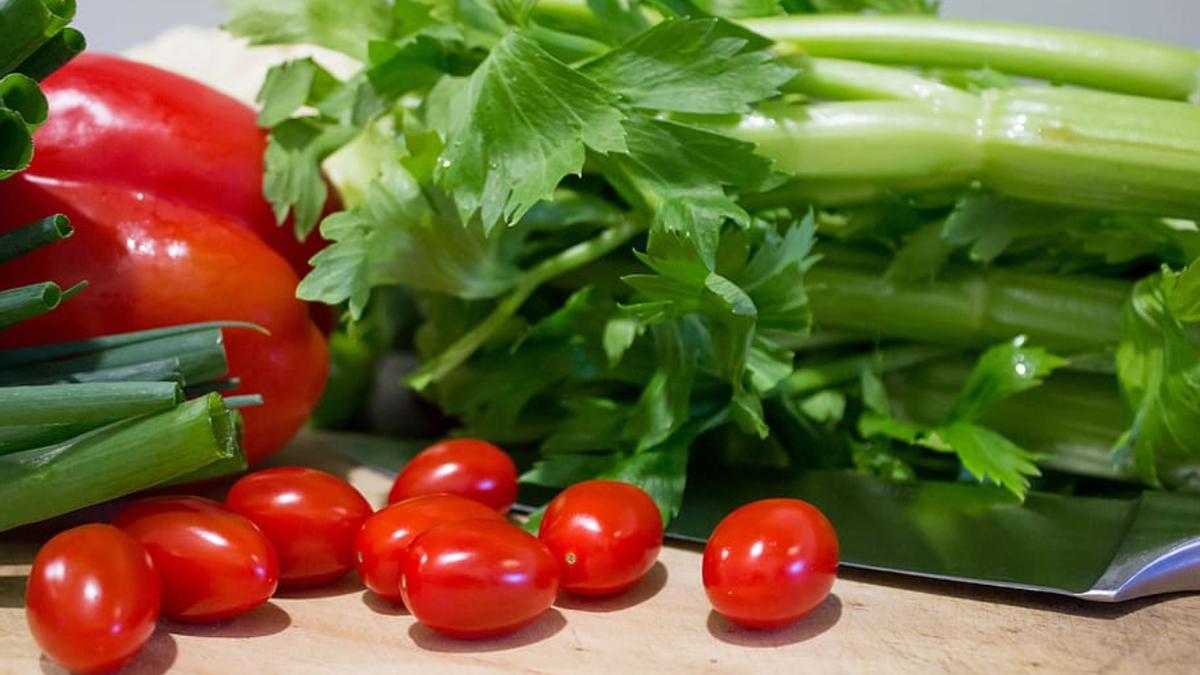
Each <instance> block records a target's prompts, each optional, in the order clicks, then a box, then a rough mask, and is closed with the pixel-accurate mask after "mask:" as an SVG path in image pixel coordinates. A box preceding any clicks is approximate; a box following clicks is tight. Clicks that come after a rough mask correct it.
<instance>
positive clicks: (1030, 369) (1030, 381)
mask: <svg viewBox="0 0 1200 675" xmlns="http://www.w3.org/2000/svg"><path fill="white" fill-rule="evenodd" d="M1025 342H1026V340H1025V337H1024V336H1018V337H1016V338H1014V339H1013V340H1012V341H1010V342H1005V343H1003V344H999V345H996V346H994V347H992V348H990V349H988V350H987V351H986V352H984V353H983V355H982V356H980V357H979V360H978V361H976V362H975V368H974V370H972V371H971V375H970V377H968V378H967V382H966V384H964V385H963V389H962V393H961V394H959V397H958V402H957V403H955V405H954V409H953V410H952V411H951V412H950V419H951V420H955V421H959V420H964V421H968V422H974V421H977V420H979V419H980V418H982V417H983V416H984V415H985V414H986V413H987V411H988V410H989V409H990V408H991V407H992V406H993V405H995V404H996V403H999V402H1000V401H1002V400H1004V399H1006V398H1009V397H1011V396H1015V395H1017V394H1019V393H1021V392H1023V391H1028V390H1029V389H1033V388H1034V387H1036V386H1039V385H1040V384H1041V383H1042V381H1043V380H1044V379H1045V378H1046V377H1047V376H1049V375H1050V373H1052V372H1054V370H1056V369H1058V368H1061V367H1062V366H1064V365H1066V364H1067V361H1066V359H1063V358H1060V357H1058V356H1055V355H1054V354H1051V353H1050V352H1048V351H1046V350H1045V349H1042V348H1041V347H1035V346H1027V345H1026V344H1025Z"/></svg>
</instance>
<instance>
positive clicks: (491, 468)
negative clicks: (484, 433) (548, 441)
mask: <svg viewBox="0 0 1200 675" xmlns="http://www.w3.org/2000/svg"><path fill="white" fill-rule="evenodd" d="M443 492H444V493H448V494H453V495H459V496H461V497H466V498H467V499H474V500H475V501H477V502H482V503H484V504H487V505H488V506H490V507H492V508H494V509H496V510H497V511H501V512H506V511H508V509H510V508H511V507H512V505H513V502H515V501H516V500H517V466H516V465H515V464H513V461H512V458H511V457H509V456H508V455H507V454H505V452H504V451H503V450H501V449H500V448H497V447H496V446H494V445H492V444H491V443H488V442H486V441H480V440H476V439H473V438H455V439H452V440H448V441H442V442H441V443H435V444H434V445H431V446H429V447H428V448H425V449H424V450H422V451H421V452H420V453H419V454H418V455H417V456H416V457H413V458H412V460H411V461H410V462H409V463H408V464H406V465H405V467H404V469H403V470H402V471H401V472H400V475H398V476H396V482H395V483H393V484H392V490H391V492H390V493H389V494H388V503H389V504H392V503H395V502H398V501H401V500H403V499H408V498H410V497H419V496H421V495H432V494H438V493H443Z"/></svg>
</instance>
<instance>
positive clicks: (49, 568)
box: [25, 525, 162, 673]
mask: <svg viewBox="0 0 1200 675" xmlns="http://www.w3.org/2000/svg"><path fill="white" fill-rule="evenodd" d="M161 603H162V596H161V591H160V588H159V582H158V575H157V574H155V572H154V564H153V563H151V562H150V556H149V555H148V554H147V553H146V549H144V548H142V545H141V544H139V543H137V541H136V540H134V539H133V537H130V536H129V535H127V534H125V533H124V532H122V531H121V530H118V529H117V528H115V527H113V526H111V525H84V526H82V527H76V528H74V529H70V530H67V531H66V532H63V533H62V534H59V535H58V536H56V537H54V538H53V539H51V540H50V541H48V542H46V545H45V546H43V547H42V550H40V551H38V554H37V557H36V558H34V561H33V570H32V571H31V572H30V573H29V588H28V590H27V591H26V593H25V616H26V619H27V620H28V621H29V630H30V632H31V633H33V639H35V640H37V643H38V644H39V645H40V646H41V648H42V650H43V651H45V652H46V655H47V656H49V657H50V658H51V659H53V660H54V661H56V662H57V663H59V664H61V665H62V666H63V667H64V668H67V669H68V670H71V671H74V672H78V673H97V672H106V671H111V670H116V669H117V668H120V667H121V666H122V665H123V664H124V663H125V662H127V661H128V660H129V659H131V658H133V656H134V655H135V654H137V653H138V651H139V650H140V649H141V648H142V645H144V644H146V640H149V639H150V635H151V634H152V633H153V632H154V624H155V622H157V621H158V612H159V607H160V605H161Z"/></svg>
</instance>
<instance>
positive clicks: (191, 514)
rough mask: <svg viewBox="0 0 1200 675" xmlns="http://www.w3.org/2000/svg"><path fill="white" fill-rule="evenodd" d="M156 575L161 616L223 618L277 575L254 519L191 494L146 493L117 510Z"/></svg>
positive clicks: (254, 599) (264, 590) (264, 594)
mask: <svg viewBox="0 0 1200 675" xmlns="http://www.w3.org/2000/svg"><path fill="white" fill-rule="evenodd" d="M115 522H117V523H120V527H121V529H122V530H124V531H125V532H126V533H128V534H129V535H130V536H132V537H133V538H134V539H137V540H138V541H139V542H141V544H142V545H143V546H145V547H146V551H147V552H148V553H149V554H150V557H151V559H153V561H154V569H155V570H157V571H158V575H159V578H160V579H161V580H162V592H163V603H162V613H163V616H165V617H167V618H170V619H174V620H176V621H185V622H189V623H200V622H206V621H222V620H225V619H231V618H233V617H235V616H237V615H239V614H243V613H245V612H248V611H250V610H252V609H254V608H256V607H258V606H259V605H261V604H263V603H264V602H266V601H267V599H268V598H270V597H271V596H272V595H273V594H274V593H275V587H276V585H277V584H278V583H279V561H278V559H277V558H276V556H275V549H273V548H272V547H271V543H270V542H269V541H267V538H266V537H265V536H263V533H262V532H260V531H259V529H258V528H257V527H255V526H254V523H251V522H250V521H248V520H246V519H245V518H243V517H241V516H239V515H237V514H236V513H231V512H229V511H226V510H225V509H223V508H221V505H220V504H218V503H217V502H211V501H209V500H207V499H200V498H197V497H176V498H166V499H162V498H158V499H148V500H145V501H143V502H138V503H135V504H133V505H131V506H130V507H128V508H126V509H125V510H124V511H122V512H121V513H119V514H117V517H116V519H115Z"/></svg>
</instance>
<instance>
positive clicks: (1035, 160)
mask: <svg viewBox="0 0 1200 675" xmlns="http://www.w3.org/2000/svg"><path fill="white" fill-rule="evenodd" d="M727 131H730V132H731V133H733V134H734V135H736V136H737V137H739V138H741V139H743V140H747V141H750V142H753V143H756V144H757V146H758V150H759V152H760V153H762V154H763V155H765V156H767V157H770V158H772V159H774V160H775V162H776V164H777V166H778V168H779V169H781V170H783V171H786V172H789V173H791V174H792V175H794V176H795V177H796V180H795V182H793V183H792V184H790V185H788V186H785V187H784V188H782V189H781V190H780V191H778V192H776V193H775V194H774V195H773V196H772V197H773V198H774V199H775V200H776V201H778V202H779V203H782V204H787V203H789V202H792V203H794V202H795V201H817V202H818V203H822V204H828V205H847V204H854V203H864V202H869V201H872V200H876V199H879V198H880V197H883V196H886V195H888V194H892V193H896V192H902V193H915V192H926V191H934V190H950V189H955V188H963V187H966V186H968V185H969V184H971V183H972V182H974V181H980V182H982V183H983V185H984V186H985V187H988V188H990V189H992V190H995V191H997V192H999V193H1002V194H1006V195H1009V196H1013V197H1018V198H1021V199H1026V200H1030V201H1037V202H1045V203H1052V204H1057V205H1064V206H1073V207H1079V208H1085V209H1098V210H1117V211H1129V212H1141V213H1149V214H1154V215H1171V216H1181V217H1185V218H1190V217H1195V216H1197V215H1200V189H1197V185H1200V107H1197V106H1192V105H1188V104H1185V103H1175V102H1170V101H1156V100H1151V99H1144V98H1136V97H1130V96H1122V95H1117V94H1107V93H1102V92H1088V91H1077V90H1064V89H1047V88H1018V89H1012V90H1007V91H989V92H987V93H986V94H985V95H984V96H982V97H980V99H979V100H978V102H977V104H976V105H975V106H974V107H973V108H971V107H968V106H965V105H963V104H962V102H961V101H957V100H956V102H955V103H953V104H948V103H943V102H941V101H939V100H937V99H933V100H929V101H859V102H837V103H824V104H815V105H805V106H797V105H774V106H770V107H764V109H763V110H761V111H760V112H758V113H754V114H751V115H747V116H745V117H744V118H743V119H742V120H741V121H740V122H738V123H737V124H736V125H733V126H732V128H729V129H727ZM757 201H761V199H759V200H757Z"/></svg>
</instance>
